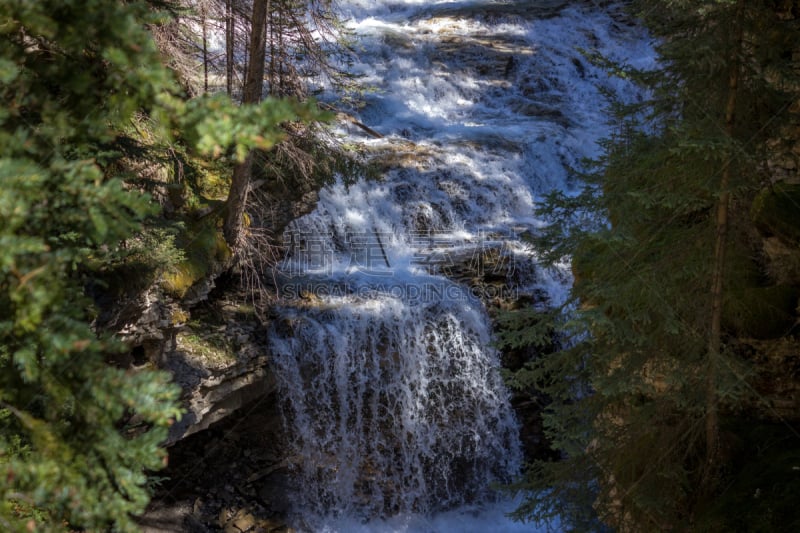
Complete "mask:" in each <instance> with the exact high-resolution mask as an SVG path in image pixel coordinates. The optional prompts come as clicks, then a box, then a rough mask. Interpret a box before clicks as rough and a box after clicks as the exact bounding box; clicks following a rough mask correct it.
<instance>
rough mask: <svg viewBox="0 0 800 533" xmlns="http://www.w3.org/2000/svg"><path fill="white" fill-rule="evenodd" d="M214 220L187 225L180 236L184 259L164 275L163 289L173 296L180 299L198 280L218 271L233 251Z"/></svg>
mask: <svg viewBox="0 0 800 533" xmlns="http://www.w3.org/2000/svg"><path fill="white" fill-rule="evenodd" d="M217 226H218V224H217V222H216V220H213V219H212V220H207V221H202V222H200V223H198V224H195V225H193V226H192V227H189V228H187V231H186V233H185V234H184V235H183V236H181V238H180V239H179V242H178V244H179V246H180V247H181V248H182V249H183V250H184V253H185V255H186V260H184V261H182V262H181V263H179V264H178V265H176V266H175V267H173V268H172V269H170V271H169V272H166V273H165V274H164V278H163V280H164V281H163V288H164V290H165V291H166V292H167V293H168V294H170V295H171V296H174V297H176V298H183V297H184V296H185V295H186V293H187V291H188V290H189V289H190V288H191V287H192V286H193V285H194V284H195V283H197V282H198V281H201V280H203V279H205V278H206V277H208V276H210V275H212V274H213V273H214V272H215V271H218V270H219V269H220V267H221V266H222V265H225V264H226V263H227V262H228V261H229V260H230V258H231V256H232V253H231V250H230V248H229V247H228V245H227V243H226V242H225V237H224V236H223V234H222V231H221V229H219V228H218V227H217Z"/></svg>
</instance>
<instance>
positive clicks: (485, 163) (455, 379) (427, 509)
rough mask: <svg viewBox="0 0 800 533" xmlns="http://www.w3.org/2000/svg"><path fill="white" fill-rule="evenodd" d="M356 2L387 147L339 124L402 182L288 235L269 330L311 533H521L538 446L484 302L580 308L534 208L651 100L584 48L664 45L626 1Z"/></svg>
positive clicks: (329, 210) (362, 192)
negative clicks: (529, 446)
mask: <svg viewBox="0 0 800 533" xmlns="http://www.w3.org/2000/svg"><path fill="white" fill-rule="evenodd" d="M341 8H342V9H343V11H344V12H345V14H346V16H347V17H348V18H349V25H350V27H351V28H352V29H353V31H354V32H355V33H356V34H357V36H358V38H359V40H358V46H359V48H360V50H361V51H360V52H359V57H358V59H357V61H356V62H355V64H354V65H352V66H351V67H350V68H351V70H352V71H353V72H354V73H355V74H358V75H360V76H362V81H363V82H364V83H366V84H369V85H372V86H373V87H374V88H375V91H374V92H371V93H369V94H368V95H367V96H366V106H365V107H364V108H363V109H362V110H361V111H360V113H359V117H358V118H359V120H360V121H361V122H363V123H365V124H367V125H368V126H369V127H370V128H372V129H374V130H377V131H378V132H380V133H381V134H383V135H384V137H383V138H380V139H376V138H373V137H369V136H367V135H365V134H364V132H363V131H362V130H361V129H358V128H355V127H353V128H352V129H346V127H345V126H342V127H341V129H340V130H339V134H340V135H342V136H345V137H347V138H348V141H349V142H352V143H354V144H357V145H359V146H360V147H361V149H362V150H364V151H365V152H368V153H370V154H372V155H371V157H372V159H373V161H374V162H375V164H376V165H378V166H380V167H381V168H384V169H385V172H384V173H383V176H381V178H380V179H378V180H376V181H359V182H357V183H351V184H344V183H337V184H335V185H333V186H331V187H328V188H326V189H325V190H323V191H322V192H321V194H320V201H319V205H318V207H317V209H316V210H315V211H314V212H313V213H311V214H310V215H307V216H305V217H303V218H302V219H300V220H298V221H296V222H295V223H293V225H292V227H291V228H290V230H289V231H288V232H287V235H286V239H287V242H288V243H289V253H288V255H287V257H286V258H285V260H284V262H283V263H282V264H281V265H280V268H279V269H278V272H277V274H276V279H278V280H279V283H280V292H281V294H282V295H283V297H284V305H282V306H281V307H280V308H279V309H278V310H277V315H278V317H277V318H276V320H275V321H274V322H273V325H272V328H271V330H270V332H269V339H270V344H271V347H272V353H273V354H274V357H273V359H274V371H275V375H276V378H277V380H278V383H279V385H280V387H281V391H282V397H283V405H282V410H283V415H284V419H285V422H286V425H287V429H288V433H289V439H290V443H289V451H288V453H289V458H288V459H287V461H288V463H289V464H290V465H291V467H292V480H293V483H294V489H293V491H294V492H293V500H294V501H295V502H296V506H297V509H296V512H297V513H298V514H299V515H300V516H302V517H303V520H305V521H306V522H305V523H306V527H308V528H309V529H314V530H339V531H344V530H347V531H349V530H355V528H356V526H354V525H353V524H363V523H365V522H366V523H368V524H372V525H370V526H368V527H367V528H366V529H364V530H365V531H375V530H379V529H381V528H378V527H377V526H376V524H377V523H378V522H380V523H381V524H383V525H384V526H385V527H383V529H385V530H391V531H394V530H404V531H405V530H424V531H429V530H435V531H440V530H448V529H453V530H459V531H469V530H471V529H470V527H467V526H465V524H481V520H488V518H487V517H493V518H492V520H494V521H495V522H490V524H491V525H488V526H487V525H486V524H487V523H485V522H484V523H483V525H481V526H477V525H476V526H475V528H476V529H472V530H475V531H480V530H482V529H481V528H483V527H489V528H491V529H494V530H498V529H502V530H505V531H509V530H511V529H512V528H513V526H512V525H511V523H510V522H508V521H504V520H505V519H503V518H502V513H497V512H495V511H493V509H495V508H494V507H492V505H494V504H493V503H492V502H494V501H495V500H497V498H498V495H497V494H496V492H495V491H494V488H493V486H494V484H496V483H504V482H508V481H510V480H511V479H513V477H514V476H515V475H517V474H518V473H519V468H520V464H521V462H522V457H521V452H520V445H519V443H518V437H517V433H518V428H517V423H516V421H515V418H514V415H513V412H512V409H511V407H510V405H509V393H508V391H507V390H506V389H505V387H504V385H503V382H502V379H501V377H500V369H499V366H500V365H499V357H498V354H497V352H496V350H495V349H494V348H493V347H492V343H491V337H492V332H491V321H490V319H489V318H488V315H487V310H486V307H485V304H486V303H491V302H493V301H497V298H498V296H497V294H495V293H493V292H492V291H500V292H501V293H503V291H505V292H504V293H503V294H501V295H500V296H499V298H500V299H501V300H502V299H503V298H506V299H508V298H510V299H513V298H515V297H519V296H525V295H538V300H539V302H540V304H542V305H544V304H546V303H548V302H549V303H560V302H561V301H563V299H564V296H565V294H566V291H567V289H568V286H569V283H570V279H571V278H570V274H569V265H568V264H564V265H561V266H560V267H558V268H555V269H549V270H544V269H542V268H540V267H539V266H538V265H537V252H536V250H535V249H532V248H531V246H530V245H529V244H528V241H527V240H526V239H525V236H526V234H531V233H535V232H536V231H537V228H539V227H541V225H542V223H543V221H541V220H539V219H537V218H536V216H535V215H534V210H535V206H536V204H537V202H538V201H539V198H540V197H541V196H542V195H544V194H547V193H548V192H551V191H553V190H561V191H564V192H566V193H568V194H569V193H571V192H573V191H574V190H575V188H576V187H577V186H578V184H577V183H574V182H573V181H572V180H571V178H570V175H571V170H570V169H574V168H580V166H581V162H582V160H584V159H585V158H590V157H595V156H597V155H598V153H599V148H598V146H597V141H598V140H599V139H601V138H603V137H604V136H606V135H608V134H609V127H608V125H607V116H606V114H605V111H604V104H603V101H604V100H603V96H602V94H603V93H610V94H614V95H616V96H617V97H618V98H620V99H621V100H623V101H633V100H635V99H636V98H639V97H640V96H639V95H638V94H637V93H636V91H635V89H634V88H633V87H631V86H630V85H629V84H628V83H626V82H625V81H624V80H620V79H618V78H614V77H611V76H609V75H608V74H607V73H606V72H604V71H603V70H601V69H600V68H598V67H596V66H595V65H593V64H592V62H591V61H589V60H588V59H587V56H588V55H591V54H601V55H602V56H604V57H605V58H607V59H610V60H612V61H617V62H619V63H625V64H629V65H632V66H635V67H645V66H647V65H649V64H652V62H653V61H654V52H653V50H652V46H651V45H650V43H649V41H648V37H647V35H646V34H645V33H644V32H643V30H641V29H640V28H638V27H637V26H636V25H635V24H634V23H633V22H631V21H630V20H629V19H627V18H626V16H625V15H624V14H623V12H622V9H621V7H620V6H619V5H617V4H614V3H609V2H590V1H584V2H563V1H553V0H548V1H545V0H540V1H530V0H529V1H516V2H514V1H510V2H493V1H485V0H484V1H458V2H453V1H449V2H448V1H434V2H430V1H426V2H423V1H421V0H391V1H389V0H386V1H384V0H380V1H372V0H370V1H366V0H349V1H342V2H341ZM321 89H324V86H322V87H321ZM476 280H477V281H476ZM487 280H489V281H487ZM498 280H499V282H498ZM541 295H544V297H542V296H541ZM498 505H499V503H498ZM504 509H506V510H508V506H506V507H504ZM452 513H456V515H453V514H452ZM458 513H461V514H458ZM464 513H467V514H464ZM311 516H313V517H318V518H319V521H318V522H315V523H314V525H310V524H311V523H312V522H311V520H312V519H310V518H308V517H311ZM403 517H405V518H403ZM410 517H416V518H410ZM437 517H439V518H437ZM441 517H448V518H441ZM454 517H455V518H454ZM465 517H467V518H465ZM347 520H353V522H347ZM415 520H416V522H415ZM437 520H445V522H446V524H450V525H446V524H445V525H442V524H443V523H442V522H437ZM332 521H333V522H332ZM342 521H344V522H342ZM497 521H502V523H503V524H504V525H502V526H498V525H497ZM333 523H338V524H340V525H338V526H336V525H330V524H333ZM343 523H349V524H350V525H349V526H344V525H341V524H343ZM325 524H327V525H325ZM326 528H327V529H326Z"/></svg>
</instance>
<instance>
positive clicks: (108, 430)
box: [0, 0, 317, 531]
mask: <svg viewBox="0 0 800 533" xmlns="http://www.w3.org/2000/svg"><path fill="white" fill-rule="evenodd" d="M155 3H158V2H144V1H127V2H120V1H117V0H86V1H83V2H64V1H61V0H40V1H36V2H28V1H19V0H0V11H1V12H2V13H3V17H4V18H3V21H2V23H0V38H2V40H3V43H4V46H2V47H0V102H1V103H0V156H1V157H0V472H2V474H1V475H0V502H1V503H0V529H2V530H3V531H30V530H33V528H37V529H40V530H51V529H52V530H57V529H64V528H67V527H69V528H73V529H87V530H98V531H99V530H107V529H110V528H113V529H115V530H120V531H136V530H138V528H137V527H136V526H135V524H134V521H133V517H134V515H136V514H139V513H141V512H142V511H143V510H144V507H145V505H146V504H147V502H148V499H149V492H148V472H150V471H155V470H158V469H160V468H161V467H162V466H163V465H164V463H165V461H166V452H165V450H163V449H162V448H161V447H160V444H161V443H162V442H163V441H164V440H165V438H166V432H167V428H168V426H169V425H170V424H171V422H172V420H173V419H174V418H175V417H177V416H178V415H179V414H180V411H179V408H178V406H177V404H176V400H177V396H178V392H179V390H178V388H177V387H176V386H175V385H173V384H172V383H171V382H170V378H169V375H168V374H166V373H162V372H158V371H153V370H146V369H125V368H118V367H116V366H113V365H112V364H110V363H109V361H110V360H111V359H112V358H113V356H114V355H115V354H118V353H119V352H121V351H123V350H125V347H124V346H122V345H121V344H120V343H119V342H117V341H115V340H114V339H113V338H109V336H108V335H107V334H104V333H103V332H101V331H96V330H95V329H93V327H92V322H93V320H94V318H95V316H94V314H95V309H94V308H93V303H92V301H91V300H90V299H89V298H88V297H87V296H86V293H85V290H84V289H85V287H87V286H88V285H89V284H90V283H94V284H96V283H95V282H96V279H95V278H96V277H97V273H98V272H99V271H100V270H102V269H103V268H104V267H106V266H108V265H110V264H112V263H114V262H115V261H117V260H119V259H120V258H121V257H124V250H123V248H124V244H125V242H126V241H128V242H129V241H130V240H131V239H132V238H133V237H134V236H135V235H136V233H137V232H138V231H140V230H141V228H142V221H143V220H144V218H145V217H148V216H151V215H154V214H155V213H156V212H157V210H158V205H157V204H156V203H155V202H153V201H152V199H151V198H149V197H148V196H147V195H145V194H142V193H141V192H140V191H138V190H137V189H136V187H135V186H133V185H131V184H130V183H125V182H123V180H122V177H121V176H118V175H116V174H115V172H118V166H116V165H115V164H114V162H115V161H116V160H117V159H118V158H119V157H120V150H121V149H120V144H121V143H122V141H123V140H127V141H130V139H126V138H125V132H128V131H130V130H131V124H132V120H133V118H134V116H136V117H142V116H145V117H147V119H148V121H149V123H150V124H151V125H152V127H153V128H154V130H158V131H157V132H158V137H159V138H162V139H172V138H174V137H175V136H174V135H173V134H174V133H175V132H177V133H178V137H180V138H181V139H182V142H185V143H187V144H189V146H190V148H191V149H192V150H194V151H196V152H197V153H201V154H205V155H207V156H209V157H223V156H225V155H230V156H231V159H239V160H241V159H243V158H244V156H245V154H247V153H248V152H249V151H250V150H253V149H256V148H259V149H265V150H266V149H268V148H270V147H271V146H273V145H274V144H275V143H276V142H278V141H279V140H280V138H281V137H282V135H283V134H282V131H281V129H280V127H279V125H280V124H281V123H283V122H285V121H287V120H298V119H299V118H302V117H305V118H308V119H313V118H316V117H317V114H316V113H315V111H314V109H313V108H312V107H311V106H300V105H297V104H289V103H288V102H278V101H272V102H266V103H264V104H262V105H260V106H250V107H240V106H236V105H234V104H233V102H231V101H230V99H228V98H227V97H225V96H224V95H218V96H214V97H208V98H202V99H195V100H191V101H188V102H186V101H183V100H181V99H180V97H179V96H180V91H179V89H178V87H177V84H176V83H175V81H174V76H173V73H172V72H171V71H169V70H168V69H167V68H165V67H164V66H163V65H162V64H161V55H160V54H159V52H158V50H157V48H156V45H155V43H154V40H153V37H152V35H151V34H150V33H149V32H148V31H147V27H148V25H150V27H153V26H156V25H158V24H161V23H163V18H162V16H161V15H160V14H159V13H158V12H157V11H154V10H153V9H152V5H153V4H155Z"/></svg>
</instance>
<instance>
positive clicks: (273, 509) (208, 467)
mask: <svg viewBox="0 0 800 533" xmlns="http://www.w3.org/2000/svg"><path fill="white" fill-rule="evenodd" d="M276 405H277V400H276V398H275V396H274V395H267V396H264V397H262V398H260V399H259V400H256V401H254V402H250V403H247V404H245V405H244V406H243V407H242V408H241V409H240V410H239V411H237V412H236V413H234V414H232V415H230V416H229V417H227V418H226V419H225V420H224V421H222V422H220V423H218V424H216V425H213V426H211V427H210V428H209V429H208V430H206V431H203V432H200V433H197V434H194V435H191V436H188V437H186V438H184V439H183V440H181V441H180V442H177V443H176V444H174V445H173V446H172V447H171V448H170V464H169V466H168V467H167V468H166V469H165V470H163V471H162V472H160V473H159V476H160V477H161V478H163V481H162V483H161V484H160V485H159V487H158V489H157V490H156V493H155V495H154V498H153V501H152V503H151V505H150V507H149V509H148V511H147V512H146V513H145V515H144V516H143V517H142V518H141V520H140V525H141V526H142V530H143V531H144V532H145V533H161V532H177V531H181V532H183V531H189V532H208V531H224V532H226V533H255V532H269V533H278V532H287V531H290V529H289V528H288V527H287V526H286V515H287V511H288V510H289V507H290V504H291V501H289V499H288V498H289V496H288V491H287V486H286V485H287V481H286V480H287V476H288V466H287V463H286V461H285V460H284V459H283V458H282V450H283V448H284V447H285V445H286V443H285V435H284V433H283V430H282V422H281V419H280V415H279V414H278V412H277V410H276V408H275V407H276Z"/></svg>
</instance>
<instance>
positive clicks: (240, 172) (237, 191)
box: [223, 0, 269, 253]
mask: <svg viewBox="0 0 800 533" xmlns="http://www.w3.org/2000/svg"><path fill="white" fill-rule="evenodd" d="M268 8H269V0H254V2H253V16H252V18H251V20H252V27H251V29H250V58H249V61H248V66H247V75H246V76H245V83H244V91H243V94H242V103H243V104H255V103H258V102H259V101H260V100H261V91H262V86H263V84H264V50H265V47H266V18H267V10H268ZM252 169H253V156H252V154H248V155H247V157H246V158H245V160H244V161H243V162H241V163H238V164H237V165H236V166H235V167H234V169H233V177H232V179H231V189H230V191H229V193H228V199H227V200H226V203H225V205H226V208H227V209H226V213H225V221H224V225H223V232H224V234H225V241H226V242H227V243H228V246H230V248H231V250H233V251H234V253H235V252H236V251H237V250H238V249H239V248H240V245H241V238H242V227H243V218H244V208H245V205H246V204H247V193H248V190H249V188H250V180H251V178H252Z"/></svg>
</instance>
